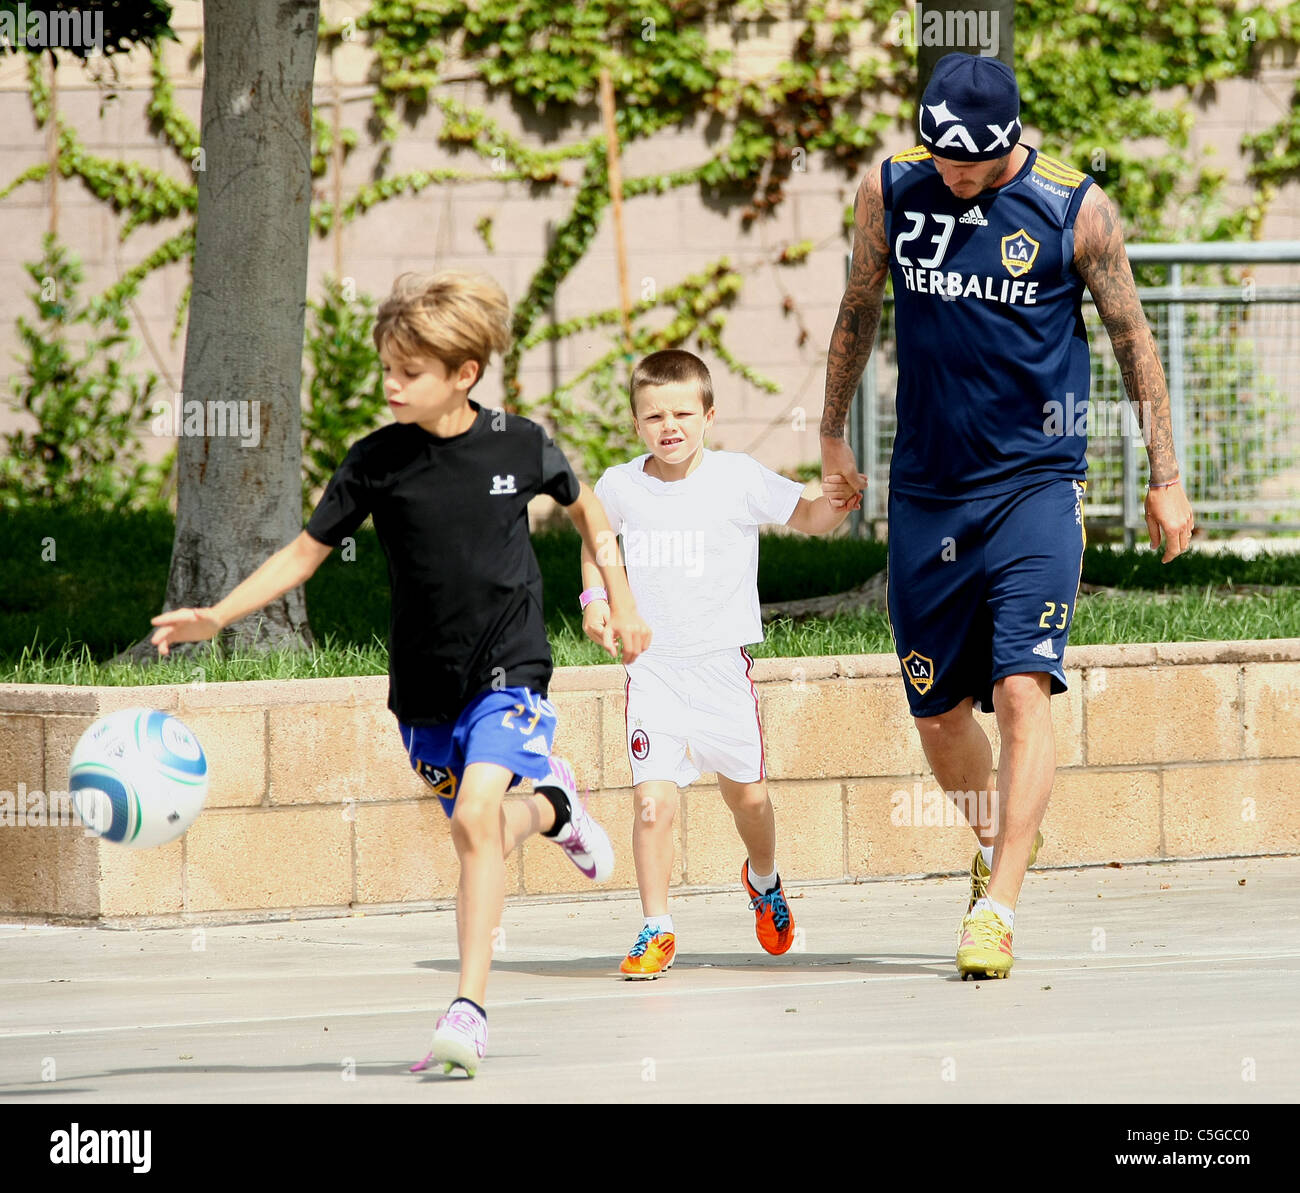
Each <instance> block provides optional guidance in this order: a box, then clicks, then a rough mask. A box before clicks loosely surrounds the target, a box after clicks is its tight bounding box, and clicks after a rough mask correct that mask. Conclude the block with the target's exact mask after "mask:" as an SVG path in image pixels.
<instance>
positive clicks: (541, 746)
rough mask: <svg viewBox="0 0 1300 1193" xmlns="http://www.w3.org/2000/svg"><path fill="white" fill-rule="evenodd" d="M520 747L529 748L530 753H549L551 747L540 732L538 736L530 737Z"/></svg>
mask: <svg viewBox="0 0 1300 1193" xmlns="http://www.w3.org/2000/svg"><path fill="white" fill-rule="evenodd" d="M520 749H524V750H527V751H528V752H529V753H530V754H549V753H550V752H551V747H550V746H548V745H547V744H546V738H544V737H543V736H542V735H541V734H540V733H539V734H538V735H537V736H536V737H530V738H529V739H528V740H527V741H526V742H524V744H523V745H522V746H521V747H520Z"/></svg>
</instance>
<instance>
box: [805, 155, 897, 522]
mask: <svg viewBox="0 0 1300 1193" xmlns="http://www.w3.org/2000/svg"><path fill="white" fill-rule="evenodd" d="M888 277H889V242H888V241H887V240H886V239H885V204H884V198H883V196H882V194H881V189H880V169H879V167H875V168H873V169H871V170H869V171H868V172H867V176H866V178H864V179H863V180H862V185H861V186H859V187H858V194H857V198H856V199H855V200H854V203H853V264H852V266H851V267H850V271H849V282H848V285H847V286H846V287H845V290H844V297H843V298H842V299H841V300H840V310H839V314H838V315H837V316H836V317H835V330H834V332H833V333H832V335H831V346H830V352H829V353H828V357H827V362H826V400H825V404H824V406H823V408H822V421H821V441H822V478H823V480H824V479H825V478H826V477H828V476H831V475H834V474H836V473H838V474H839V475H841V476H843V477H844V478H845V479H846V480H848V482H849V484H850V485H851V486H852V488H853V489H854V491H855V494H860V493H861V491H862V490H863V489H864V488H866V484H867V478H866V477H865V476H863V475H862V474H861V473H859V472H858V469H857V461H856V460H855V459H854V458H853V452H852V449H851V448H850V447H849V445H848V443H847V442H846V441H845V438H844V433H845V423H846V421H847V419H848V413H849V403H850V402H851V401H852V400H853V393H854V391H855V390H856V389H857V388H858V382H859V381H861V380H862V370H863V369H865V368H866V367H867V358H868V357H869V356H870V355H871V346H872V344H873V343H874V342H875V339H876V329H877V327H878V326H879V324H880V308H881V305H882V304H883V302H884V297H885V280H886V279H887V278H888ZM833 504H835V507H836V508H837V509H839V508H845V509H856V508H858V507H859V506H860V505H861V504H862V498H861V497H860V496H854V497H853V498H852V499H851V500H850V501H849V502H848V503H846V504H845V505H843V506H841V505H839V504H836V503H833Z"/></svg>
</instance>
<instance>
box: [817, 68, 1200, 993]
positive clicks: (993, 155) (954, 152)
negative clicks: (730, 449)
mask: <svg viewBox="0 0 1300 1193" xmlns="http://www.w3.org/2000/svg"><path fill="white" fill-rule="evenodd" d="M1020 132H1021V126H1020V96H1019V91H1018V89H1017V86H1016V79H1015V75H1014V73H1013V72H1012V71H1011V69H1010V68H1009V67H1007V66H1006V65H1004V64H1003V63H1001V62H999V61H998V60H997V59H996V58H984V57H975V56H971V55H967V54H959V53H958V54H949V55H947V56H946V57H944V58H942V59H941V60H940V61H939V63H938V64H937V65H936V67H935V70H934V74H933V76H932V77H931V80H930V83H929V86H928V87H927V88H926V92H925V95H924V97H923V99H922V104H921V112H920V133H921V139H922V142H923V144H921V145H918V146H917V147H916V148H914V149H910V150H908V151H907V152H905V153H899V154H896V155H894V156H893V157H892V158H890V159H889V160H888V161H886V162H884V163H882V165H881V166H880V167H878V168H874V169H872V170H870V171H869V172H868V174H867V177H866V178H865V179H864V180H863V182H862V184H861V186H860V187H859V188H858V194H857V199H856V202H855V208H854V211H855V216H854V225H855V227H854V247H853V266H852V271H851V275H850V277H849V282H848V285H847V287H846V289H845V293H844V298H843V300H842V301H841V303H840V310H839V316H838V319H837V321H836V326H835V331H834V334H833V336H832V339H831V346H830V354H829V361H828V365H827V373H826V402H825V408H824V411H823V414H822V424H821V438H822V473H823V475H824V476H830V475H832V474H835V473H839V474H842V475H843V476H846V477H849V478H851V480H852V484H853V487H854V488H855V489H856V490H857V491H858V494H859V495H858V496H855V497H854V498H853V499H852V501H853V503H855V504H856V503H860V501H861V497H860V493H861V490H862V489H863V488H864V487H865V486H866V482H867V478H866V477H865V476H862V475H861V474H860V473H859V472H858V471H857V466H856V461H855V460H854V456H853V452H852V450H851V449H850V447H849V446H848V444H847V443H846V442H845V438H844V427H845V419H846V415H847V413H848V408H849V403H850V401H851V399H852V396H853V392H854V390H855V389H856V388H857V385H858V382H859V381H860V379H861V377H862V370H863V368H864V367H865V365H866V362H867V358H868V356H869V355H870V353H871V347H872V343H873V341H874V339H875V334H876V327H877V324H878V321H879V318H880V310H881V305H882V301H883V298H884V291H885V281H886V278H887V277H892V279H893V283H894V301H895V304H896V305H895V327H896V330H897V337H898V392H897V413H898V430H897V433H896V435H895V439H894V451H893V456H892V460H891V464H890V475H889V617H890V625H891V629H892V631H893V636H894V646H895V649H896V650H897V652H898V656H899V661H900V664H901V668H902V673H903V678H904V681H905V689H906V691H907V696H908V701H909V704H910V706H911V712H912V715H913V717H914V718H915V721H916V726H917V730H918V732H919V733H920V736H921V744H922V746H923V748H924V750H925V755H926V758H927V759H928V760H929V763H930V766H931V768H932V769H933V771H934V774H935V778H936V779H938V781H939V783H940V785H941V786H942V787H943V788H944V790H945V791H947V792H949V794H950V796H951V797H952V798H954V799H961V798H962V797H963V796H966V797H968V796H969V793H990V794H986V795H985V796H984V798H982V799H980V800H978V804H977V805H975V806H974V807H972V808H966V809H964V810H966V811H967V814H968V818H969V819H970V820H971V823H972V827H973V828H974V829H975V835H976V837H977V838H978V839H979V851H978V852H977V853H976V854H975V857H974V859H973V861H972V863H971V897H970V902H969V905H968V907H967V910H966V915H965V918H964V919H963V921H962V926H961V933H960V937H959V945H958V949H957V969H958V971H959V972H960V973H961V975H962V977H963V978H966V977H969V976H971V975H976V976H979V975H984V974H987V975H989V976H996V977H1006V976H1007V975H1008V974H1009V973H1010V971H1011V965H1012V953H1011V933H1012V928H1013V925H1014V922H1015V905H1016V900H1017V898H1018V896H1019V894H1020V888H1021V885H1022V884H1023V882H1024V877H1025V871H1026V869H1027V868H1028V867H1029V866H1030V865H1031V864H1032V863H1033V860H1034V858H1035V856H1036V854H1037V851H1038V846H1039V845H1040V844H1041V842H1042V838H1041V836H1040V835H1039V833H1038V827H1039V824H1040V823H1041V821H1042V818H1043V813H1044V811H1045V810H1046V808H1047V801H1048V796H1049V795H1050V793H1051V789H1052V780H1053V776H1054V773H1055V769H1056V756H1055V743H1054V740H1053V735H1052V719H1051V696H1052V695H1053V694H1055V693H1057V692H1062V691H1064V690H1065V686H1066V685H1065V673H1064V670H1063V664H1062V656H1063V654H1064V651H1065V645H1066V640H1067V638H1068V635H1069V628H1070V621H1071V618H1072V617H1073V614H1074V602H1075V594H1076V593H1077V591H1078V582H1079V573H1080V568H1081V565H1082V558H1083V543H1084V530H1083V490H1084V476H1085V472H1086V469H1087V464H1086V461H1085V458H1084V453H1085V449H1086V447H1087V437H1086V435H1084V434H1079V433H1077V432H1078V431H1079V430H1081V428H1080V427H1079V426H1077V425H1076V420H1075V419H1073V418H1069V419H1065V420H1062V419H1061V418H1060V412H1061V411H1062V410H1067V409H1074V410H1079V409H1086V403H1087V399H1088V391H1089V363H1088V341H1087V336H1086V334H1085V331H1084V325H1083V319H1082V316H1081V313H1080V302H1081V299H1082V295H1083V288H1084V286H1087V288H1088V291H1089V293H1090V294H1091V295H1092V299H1093V301H1094V302H1095V303H1096V306H1097V311H1098V313H1099V314H1100V315H1101V318H1102V321H1103V323H1104V324H1105V326H1106V330H1107V332H1108V333H1109V335H1110V340H1111V345H1112V347H1113V348H1114V351H1115V355H1116V358H1117V359H1118V361H1119V364H1120V369H1121V372H1122V374H1123V377H1124V385H1125V389H1126V390H1127V393H1128V396H1129V400H1130V401H1131V402H1132V403H1133V404H1134V406H1135V407H1136V410H1137V415H1138V421H1139V423H1140V425H1141V427H1142V430H1143V437H1144V440H1145V442H1146V444H1147V454H1148V457H1149V460H1150V467H1151V481H1150V486H1149V489H1148V492H1147V497H1146V506H1145V512H1146V521H1147V528H1148V530H1149V532H1150V534H1151V543H1152V546H1153V547H1156V548H1157V549H1158V548H1159V547H1160V544H1161V539H1162V537H1163V542H1164V556H1163V559H1164V562H1166V563H1168V562H1169V561H1170V560H1171V559H1173V558H1174V557H1175V556H1177V555H1179V554H1180V553H1181V552H1183V551H1185V550H1186V549H1187V546H1188V544H1189V542H1190V539H1191V533H1192V526H1193V520H1192V510H1191V507H1190V505H1189V504H1188V502H1187V497H1186V495H1185V494H1184V492H1183V490H1182V488H1181V487H1180V485H1179V477H1178V461H1177V460H1176V459H1175V456H1174V450H1173V434H1172V429H1171V424H1170V417H1169V395H1168V392H1167V390H1166V388H1165V379H1164V371H1163V369H1162V368H1161V365H1160V356H1159V353H1158V351H1157V349H1156V345H1155V340H1154V338H1153V337H1152V335H1151V331H1150V329H1149V328H1148V326H1147V322H1146V318H1145V316H1144V315H1143V313H1142V307H1141V304H1140V303H1139V302H1138V297H1137V290H1136V287H1135V285H1134V282H1133V274H1132V271H1131V270H1130V268H1129V264H1128V258H1127V256H1126V255H1125V252H1124V240H1123V236H1122V234H1121V231H1120V222H1119V217H1118V214H1117V212H1116V210H1115V207H1114V205H1113V204H1112V203H1111V201H1110V200H1109V199H1108V198H1107V197H1106V196H1105V195H1104V194H1103V193H1102V191H1101V188H1100V187H1098V186H1097V185H1096V184H1095V183H1094V182H1093V180H1092V179H1091V178H1089V177H1088V176H1087V175H1085V174H1082V173H1080V172H1079V171H1078V170H1075V169H1073V168H1072V167H1070V166H1068V165H1066V164H1064V163H1063V162H1059V161H1056V160H1055V159H1052V158H1049V157H1047V156H1045V155H1043V154H1040V153H1038V152H1037V151H1036V150H1035V149H1033V148H1030V147H1029V146H1027V145H1022V144H1020ZM976 706H978V707H979V708H981V709H982V710H984V711H989V710H992V711H994V712H995V713H996V715H997V719H998V729H999V731H1000V734H1001V738H1002V749H1001V755H1000V757H999V759H998V789H997V792H996V793H994V792H993V787H992V763H993V757H992V750H991V747H990V745H989V740H988V737H987V736H986V735H985V733H984V730H983V729H981V728H980V726H979V724H978V723H977V722H976V720H975V718H974V716H973V709H974V708H975V707H976ZM976 807H977V808H978V809H981V810H983V811H984V812H985V813H986V814H985V815H977V814H975V808H976Z"/></svg>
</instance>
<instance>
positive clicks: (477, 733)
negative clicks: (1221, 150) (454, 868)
mask: <svg viewBox="0 0 1300 1193" xmlns="http://www.w3.org/2000/svg"><path fill="white" fill-rule="evenodd" d="M555 723H556V718H555V706H554V705H553V704H551V702H550V701H549V700H547V699H546V698H545V697H543V696H539V695H538V694H537V693H536V692H534V691H532V690H531V689H530V688H502V689H500V691H496V692H483V693H481V694H480V695H478V696H475V697H474V699H473V700H471V701H470V702H469V703H468V704H467V705H465V707H464V708H463V709H461V712H460V716H458V717H457V718H456V720H455V722H454V723H452V724H444V725H403V724H401V723H400V722H399V723H398V726H397V727H398V729H399V730H401V733H402V744H403V745H404V746H405V747H406V754H407V757H408V758H410V760H411V766H412V767H413V768H414V770H415V773H416V774H417V775H419V776H420V777H421V778H422V779H423V780H424V781H425V782H426V783H428V784H429V786H430V787H432V788H433V791H434V794H435V795H436V796H437V797H438V799H439V800H441V801H442V810H443V811H444V812H446V813H447V815H448V816H450V815H451V814H452V810H453V809H454V808H455V806H456V791H457V789H458V788H459V787H460V779H461V776H462V775H463V774H464V773H465V768H466V767H467V766H469V764H470V763H471V762H494V763H496V765H497V766H504V767H506V768H507V769H508V770H509V771H510V772H511V777H510V783H509V786H510V787H513V786H514V785H515V784H516V783H518V782H519V780H520V779H521V778H523V777H525V776H526V777H528V778H530V779H545V778H547V777H548V776H549V775H550V773H551V742H552V741H553V740H554V738H555Z"/></svg>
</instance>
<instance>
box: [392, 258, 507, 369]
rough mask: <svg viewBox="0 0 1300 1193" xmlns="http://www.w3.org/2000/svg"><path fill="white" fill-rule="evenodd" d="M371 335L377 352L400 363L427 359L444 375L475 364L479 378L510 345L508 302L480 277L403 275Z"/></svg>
mask: <svg viewBox="0 0 1300 1193" xmlns="http://www.w3.org/2000/svg"><path fill="white" fill-rule="evenodd" d="M374 334H375V347H376V348H378V349H382V348H384V347H385V346H387V347H388V349H389V350H390V351H391V352H393V353H395V354H396V355H397V356H398V357H399V358H400V359H402V360H406V361H418V360H422V359H428V358H429V357H432V358H434V359H436V360H439V361H441V362H442V363H443V365H444V366H446V368H447V370H448V372H455V371H456V370H457V369H459V368H460V366H461V365H463V364H464V363H465V362H466V361H468V360H473V361H477V362H478V375H479V379H481V378H482V376H483V370H484V369H485V368H487V363H488V359H489V357H491V355H492V353H493V352H497V353H502V352H504V351H505V350H506V349H507V348H509V347H510V300H509V299H508V298H506V294H505V291H504V290H502V289H501V287H500V286H499V285H497V283H496V282H494V281H493V280H492V279H491V278H489V277H485V276H483V275H482V274H474V273H463V272H461V271H459V270H454V269H445V270H443V271H442V272H440V273H404V274H402V275H401V277H399V278H398V279H397V281H395V282H394V283H393V292H392V293H391V294H390V295H389V296H388V297H387V298H386V299H384V301H383V303H382V304H381V305H380V307H379V311H378V313H377V314H376V316H375V333H374ZM477 384H478V381H477V380H476V381H475V385H477ZM470 388H471V389H472V388H473V386H471V387H470Z"/></svg>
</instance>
